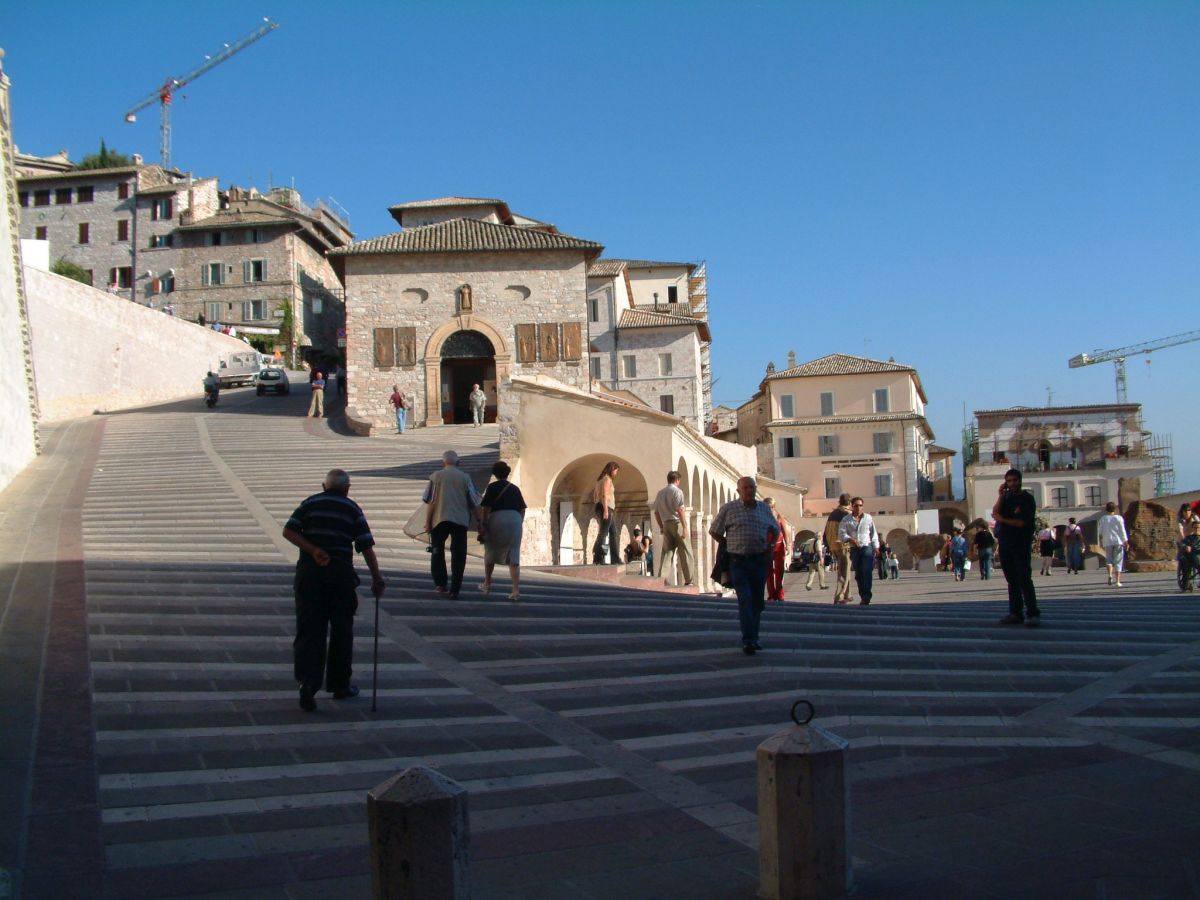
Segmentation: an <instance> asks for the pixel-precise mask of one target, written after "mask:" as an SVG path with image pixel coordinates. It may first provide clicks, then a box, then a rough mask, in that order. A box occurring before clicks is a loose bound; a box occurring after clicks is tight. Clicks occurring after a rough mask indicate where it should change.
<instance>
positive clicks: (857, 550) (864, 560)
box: [850, 547, 875, 603]
mask: <svg viewBox="0 0 1200 900" xmlns="http://www.w3.org/2000/svg"><path fill="white" fill-rule="evenodd" d="M850 570H851V571H852V572H854V583H855V584H857V585H858V599H859V600H861V601H863V602H864V603H870V602H871V579H872V578H873V577H874V575H875V548H874V547H851V548H850Z"/></svg>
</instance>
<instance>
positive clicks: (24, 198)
mask: <svg viewBox="0 0 1200 900" xmlns="http://www.w3.org/2000/svg"><path fill="white" fill-rule="evenodd" d="M18 196H19V197H20V198H21V205H22V206H26V207H27V206H29V191H21V193H20V194H19V195H18Z"/></svg>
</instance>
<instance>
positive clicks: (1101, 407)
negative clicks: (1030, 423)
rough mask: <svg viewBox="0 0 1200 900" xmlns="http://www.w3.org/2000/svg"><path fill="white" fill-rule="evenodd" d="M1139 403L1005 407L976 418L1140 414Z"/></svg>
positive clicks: (982, 412)
mask: <svg viewBox="0 0 1200 900" xmlns="http://www.w3.org/2000/svg"><path fill="white" fill-rule="evenodd" d="M1141 409H1142V404H1140V403H1091V404H1081V405H1079V406H1007V407H1004V408H1003V409H977V410H975V415H976V416H1018V415H1026V416H1051V415H1056V414H1058V413H1095V412H1127V413H1136V412H1140V411H1141Z"/></svg>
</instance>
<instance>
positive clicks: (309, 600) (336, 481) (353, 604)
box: [283, 469, 384, 712]
mask: <svg viewBox="0 0 1200 900" xmlns="http://www.w3.org/2000/svg"><path fill="white" fill-rule="evenodd" d="M322 486H323V487H324V490H323V491H322V492H321V493H319V494H313V495H312V496H311V497H309V498H308V499H306V500H305V501H304V502H303V503H301V504H300V505H299V506H298V507H296V511H295V512H294V513H292V516H291V518H290V519H288V520H287V524H286V525H284V527H283V536H284V538H286V539H287V540H288V541H289V542H291V543H293V544H295V545H296V546H297V547H299V548H300V558H299V559H298V560H297V561H296V579H295V581H294V582H293V590H294V592H295V596H296V640H295V641H294V643H293V644H292V647H293V650H294V663H295V674H296V681H298V682H300V708H301V709H303V710H305V711H306V712H311V711H312V710H314V709H316V708H317V702H316V700H315V699H314V697H315V695H316V693H317V691H318V690H320V689H321V682H322V680H324V683H325V690H327V691H328V692H329V693H331V694H333V696H334V698H335V699H337V700H348V699H350V698H351V697H356V696H358V686H357V685H354V684H351V683H350V660H351V655H352V652H353V650H354V613H355V612H356V611H357V610H358V593H357V592H356V590H355V588H357V587H358V575H357V574H356V573H355V571H354V551H355V550H357V551H358V552H359V553H361V554H362V555H363V559H365V560H366V561H367V566H368V567H369V568H370V570H371V590H372V592H373V593H374V594H375V596H377V597H378V596H380V595H381V594H383V589H384V581H383V575H382V574H381V573H380V571H379V562H378V560H376V558H375V539H374V538H373V537H372V536H371V529H370V527H369V526H368V525H367V519H366V516H364V515H363V511H362V509H361V508H359V505H358V504H357V503H355V502H354V501H353V500H351V499H350V498H349V497H348V496H347V494H349V493H350V476H349V475H347V474H346V473H345V472H344V471H342V470H341V469H331V470H330V472H329V474H328V475H326V476H325V482H324V484H323V485H322ZM327 635H328V640H329V650H328V654H326V645H325V642H326V636H327Z"/></svg>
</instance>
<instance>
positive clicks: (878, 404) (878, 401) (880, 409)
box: [875, 388, 889, 413]
mask: <svg viewBox="0 0 1200 900" xmlns="http://www.w3.org/2000/svg"><path fill="white" fill-rule="evenodd" d="M888 411H889V408H888V389H887V388H878V389H877V390H876V391H875V412H877V413H885V412H888Z"/></svg>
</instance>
